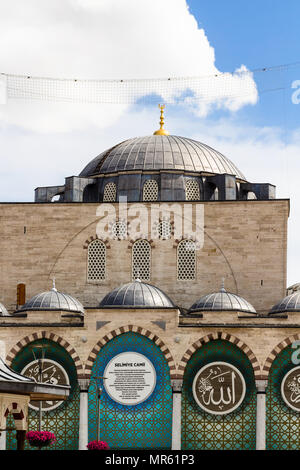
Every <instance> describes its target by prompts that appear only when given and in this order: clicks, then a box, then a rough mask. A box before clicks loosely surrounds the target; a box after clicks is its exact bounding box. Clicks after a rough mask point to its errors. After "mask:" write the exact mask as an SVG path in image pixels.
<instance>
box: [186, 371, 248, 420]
mask: <svg viewBox="0 0 300 470" xmlns="http://www.w3.org/2000/svg"><path fill="white" fill-rule="evenodd" d="M245 394H246V383H245V379H244V377H243V376H242V374H241V372H240V371H239V370H238V369H237V368H236V367H234V366H232V365H231V364H229V363H227V362H211V363H210V364H207V365H206V366H204V367H202V368H201V369H200V370H199V372H198V373H197V374H196V375H195V378H194V381H193V396H194V399H195V401H196V403H197V404H198V405H199V406H200V408H202V409H203V410H204V411H206V412H207V413H210V414H214V415H225V414H228V413H231V412H232V411H234V410H236V409H237V408H238V407H239V406H240V404H241V403H242V401H243V400H244V398H245Z"/></svg>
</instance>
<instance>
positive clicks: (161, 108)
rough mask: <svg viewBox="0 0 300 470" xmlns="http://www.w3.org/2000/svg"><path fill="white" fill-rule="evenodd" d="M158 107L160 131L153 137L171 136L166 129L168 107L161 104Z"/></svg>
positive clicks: (154, 133)
mask: <svg viewBox="0 0 300 470" xmlns="http://www.w3.org/2000/svg"><path fill="white" fill-rule="evenodd" d="M158 107H159V108H160V121H159V123H160V129H158V131H155V132H153V135H170V133H169V132H168V131H166V130H165V129H164V123H165V121H164V109H165V107H166V105H165V104H159V105H158Z"/></svg>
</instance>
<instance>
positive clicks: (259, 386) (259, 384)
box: [255, 380, 268, 393]
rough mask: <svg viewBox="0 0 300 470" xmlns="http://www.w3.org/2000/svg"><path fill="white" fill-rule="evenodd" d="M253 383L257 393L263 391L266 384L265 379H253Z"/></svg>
mask: <svg viewBox="0 0 300 470" xmlns="http://www.w3.org/2000/svg"><path fill="white" fill-rule="evenodd" d="M255 385H256V388H257V392H258V393H264V392H265V391H266V388H267V386H268V381H267V380H255Z"/></svg>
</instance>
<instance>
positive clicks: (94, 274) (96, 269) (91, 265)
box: [87, 240, 106, 281]
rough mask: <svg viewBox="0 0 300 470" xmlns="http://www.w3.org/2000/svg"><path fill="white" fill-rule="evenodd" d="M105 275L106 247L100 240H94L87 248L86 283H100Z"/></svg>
mask: <svg viewBox="0 0 300 470" xmlns="http://www.w3.org/2000/svg"><path fill="white" fill-rule="evenodd" d="M105 274H106V246H105V244H104V243H103V242H102V241H101V240H94V241H92V242H91V243H90V244H89V246H88V270H87V279H88V281H102V280H104V279H105Z"/></svg>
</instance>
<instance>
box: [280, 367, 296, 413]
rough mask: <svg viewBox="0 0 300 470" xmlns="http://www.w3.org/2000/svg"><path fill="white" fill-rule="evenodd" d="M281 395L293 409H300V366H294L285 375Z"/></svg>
mask: <svg viewBox="0 0 300 470" xmlns="http://www.w3.org/2000/svg"><path fill="white" fill-rule="evenodd" d="M281 396H282V398H283V400H284V401H285V403H286V404H287V406H289V407H290V408H292V410H295V411H300V367H294V369H292V370H290V371H289V372H288V373H287V374H285V376H284V377H283V380H282V382H281Z"/></svg>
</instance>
